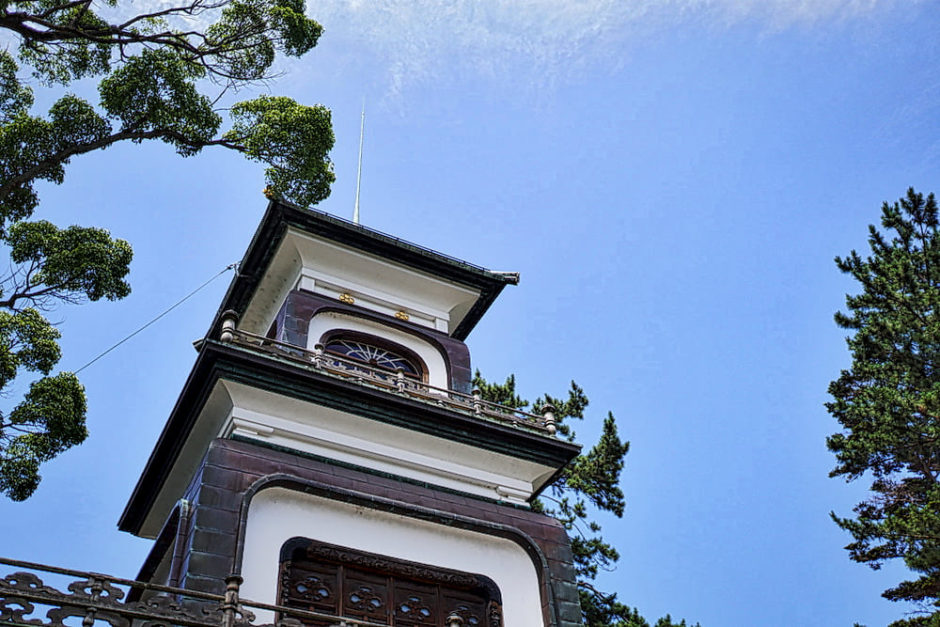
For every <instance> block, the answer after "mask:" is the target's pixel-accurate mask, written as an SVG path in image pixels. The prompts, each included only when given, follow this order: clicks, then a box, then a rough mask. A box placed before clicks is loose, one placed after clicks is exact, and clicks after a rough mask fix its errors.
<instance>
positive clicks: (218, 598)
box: [0, 558, 465, 627]
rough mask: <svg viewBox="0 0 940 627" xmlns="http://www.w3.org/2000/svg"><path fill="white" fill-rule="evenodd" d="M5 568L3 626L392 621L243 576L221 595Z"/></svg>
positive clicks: (458, 620)
mask: <svg viewBox="0 0 940 627" xmlns="http://www.w3.org/2000/svg"><path fill="white" fill-rule="evenodd" d="M0 568H2V571H3V573H4V574H5V576H3V577H0V626H8V625H9V626H11V627H77V625H79V624H81V626H82V627H103V626H104V625H110V626H111V627H176V626H179V627H301V626H302V625H304V624H308V625H309V624H315V625H329V626H332V627H388V624H387V623H376V622H370V621H367V620H360V619H357V618H354V617H338V616H335V615H332V614H321V613H319V612H311V611H307V610H302V609H299V608H293V607H286V606H282V605H271V604H268V603H259V602H257V601H249V600H245V599H241V598H240V597H239V587H240V586H241V583H242V578H241V577H239V576H238V575H232V576H230V577H228V578H226V580H225V585H226V590H225V594H224V595H219V594H209V593H206V592H199V591H196V590H187V589H184V588H173V587H170V586H161V585H157V584H152V583H147V582H143V581H134V580H130V579H121V578H119V577H112V576H109V575H102V574H100V573H91V572H83V571H78V570H71V569H68V568H59V567H56V566H48V565H45V564H36V563H33V562H23V561H19V560H12V559H7V558H0ZM12 569H17V570H13V572H10V571H11V570H12ZM6 573H8V574H6ZM37 573H40V574H42V576H43V577H47V575H52V576H53V577H62V576H64V577H69V578H73V579H74V580H73V581H71V582H70V583H68V584H67V586H66V587H65V589H66V590H68V592H63V591H61V590H59V589H56V588H54V587H52V586H49V585H46V584H45V583H43V580H42V579H41V578H40V576H39V574H37ZM47 578H48V577H47ZM132 598H134V599H139V600H130V599H132ZM258 611H261V612H272V613H273V614H274V616H275V617H276V621H277V622H276V623H265V624H264V626H262V625H257V626H256V625H255V620H256V614H255V613H256V612H258ZM445 624H446V626H447V627H462V626H463V625H464V624H465V621H464V618H463V617H462V616H459V615H458V614H456V613H455V614H453V615H451V616H448V617H447V619H445Z"/></svg>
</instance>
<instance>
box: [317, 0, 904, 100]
mask: <svg viewBox="0 0 940 627" xmlns="http://www.w3.org/2000/svg"><path fill="white" fill-rule="evenodd" d="M910 4H912V2H911V0H907V1H906V2H902V1H901V0H321V1H320V2H313V3H311V5H310V7H311V12H312V13H313V14H314V15H315V17H316V18H317V19H318V20H320V21H321V22H322V23H323V24H324V25H325V27H326V29H327V37H329V38H331V39H334V38H335V39H338V40H340V41H342V47H343V48H347V47H348V49H350V50H356V51H358V52H359V53H362V52H366V53H370V54H371V55H372V56H373V58H376V59H379V60H380V61H381V63H383V64H384V65H385V67H386V71H387V78H388V81H389V87H390V89H391V90H392V91H393V92H394V91H397V90H400V89H402V88H403V87H405V86H406V85H407V84H408V83H409V82H417V83H422V82H427V81H436V80H440V79H442V78H445V77H447V76H448V75H456V74H472V75H476V76H494V77H500V78H507V77H510V76H514V77H516V78H518V73H517V72H514V71H510V70H514V69H518V68H523V69H524V70H525V74H526V75H527V76H528V77H530V79H531V80H536V81H537V82H540V83H543V84H544V83H548V84H551V83H554V82H556V81H558V80H565V79H568V78H571V77H575V76H577V75H578V73H579V71H580V70H581V69H583V68H584V67H585V65H592V64H595V63H597V62H604V63H608V64H609V63H616V61H615V60H614V59H616V58H618V53H622V51H623V49H624V46H628V45H629V44H630V43H631V41H632V40H634V39H635V38H636V37H637V36H639V35H641V34H643V33H650V32H655V30H656V29H658V28H660V27H662V26H668V25H670V24H675V23H677V22H680V21H685V20H695V21H699V22H702V23H703V24H706V25H709V26H717V27H721V26H729V25H734V24H737V23H741V22H744V21H749V22H753V23H755V25H756V26H757V28H758V29H759V30H763V31H775V30H779V29H785V28H789V27H794V26H813V25H816V24H819V23H823V22H831V21H843V20H849V19H855V18H860V17H868V16H872V15H874V14H876V13H877V12H878V11H883V10H889V9H891V8H893V7H895V6H901V5H907V6H909V5H910Z"/></svg>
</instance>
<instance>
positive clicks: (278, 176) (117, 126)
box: [0, 0, 333, 500]
mask: <svg viewBox="0 0 940 627" xmlns="http://www.w3.org/2000/svg"><path fill="white" fill-rule="evenodd" d="M127 5H128V6H131V5H130V3H127ZM143 6H146V3H145V4H144V5H143ZM305 9H306V7H305V4H304V1H303V0H219V1H214V0H213V1H211V2H210V1H208V0H188V1H185V0H184V2H182V3H181V4H179V5H177V6H169V5H167V4H164V5H162V6H161V7H159V8H158V7H155V8H154V9H153V11H152V12H149V13H140V14H131V15H124V13H126V11H124V5H123V4H122V3H120V2H119V1H118V0H105V2H104V3H92V2H91V0H3V1H2V2H0V29H2V30H3V31H4V32H5V33H6V37H7V41H8V42H15V43H16V44H18V45H17V46H8V47H7V48H6V49H4V50H0V244H2V245H4V246H6V248H7V249H8V250H9V252H10V257H11V271H10V272H9V274H8V275H7V276H5V277H0V393H3V392H8V390H7V387H8V386H9V385H11V384H12V382H13V381H14V379H16V378H17V376H20V375H24V374H25V375H27V376H29V377H30V378H31V379H33V380H32V384H31V387H30V389H29V392H28V393H27V394H26V397H25V398H24V399H23V401H22V402H21V403H20V404H19V405H17V406H16V407H15V408H14V409H13V410H12V411H10V412H9V413H7V414H6V415H4V414H2V413H0V492H3V493H5V494H6V495H8V496H9V497H11V498H13V499H17V500H19V499H24V498H27V497H28V496H29V495H30V494H32V492H33V491H34V490H35V489H36V486H37V485H38V483H39V465H40V464H41V463H42V462H44V461H47V460H48V459H50V458H52V457H54V456H55V455H57V454H59V453H61V452H62V451H64V450H65V449H67V448H68V447H70V446H74V445H76V444H78V443H80V442H81V441H82V440H83V439H84V438H85V434H86V432H85V426H84V425H85V400H84V392H83V390H82V386H81V384H80V383H79V382H78V380H77V379H76V378H75V376H74V375H72V374H69V373H59V374H51V373H52V371H53V369H54V367H55V365H56V363H57V362H58V360H59V347H58V342H57V340H58V338H59V334H58V331H57V330H56V329H55V328H54V327H53V326H52V325H51V324H50V323H49V322H48V321H47V320H46V319H45V318H44V317H43V315H42V313H40V312H42V311H46V310H48V309H51V308H54V307H55V306H56V305H57V304H59V303H62V302H69V303H74V302H81V301H85V300H90V301H97V300H100V299H103V298H104V299H108V300H116V299H120V298H123V297H125V296H127V294H129V293H130V286H129V285H128V284H127V282H126V280H125V278H126V276H127V273H128V270H129V264H130V261H131V256H132V253H131V249H130V246H129V245H128V244H127V242H124V241H123V240H119V239H112V238H111V236H110V235H109V234H108V232H107V231H105V230H103V229H98V228H87V227H79V226H71V227H68V228H64V229H60V228H58V227H56V226H55V225H53V224H50V223H49V222H45V221H30V217H31V216H32V214H33V212H34V211H35V210H36V208H37V207H38V205H39V201H40V198H39V192H38V189H39V188H38V187H37V183H39V182H41V181H48V182H52V183H56V184H59V183H62V182H63V181H64V180H65V174H66V167H67V166H68V164H69V162H70V160H71V159H72V158H73V157H76V156H78V155H82V154H85V153H88V152H91V151H93V150H98V149H102V148H107V147H108V146H111V145H113V144H115V143H117V142H126V141H130V142H134V143H140V142H143V141H147V140H156V141H160V142H164V143H167V144H169V145H170V146H172V147H173V149H174V150H175V151H176V152H177V153H178V154H180V155H181V156H184V157H190V156H193V155H196V154H198V153H199V152H200V151H201V150H202V149H203V148H206V147H210V146H219V147H222V148H227V149H230V150H234V151H236V152H240V153H242V154H244V155H245V156H246V157H248V158H249V159H252V160H256V161H260V162H262V163H264V164H265V165H266V166H267V168H266V170H265V174H266V185H267V189H266V192H267V193H268V195H275V196H281V197H284V198H285V199H287V200H290V201H293V202H295V203H297V204H300V205H302V206H308V205H310V204H313V203H316V202H319V201H320V200H323V199H324V198H326V197H327V195H328V194H329V186H330V184H331V183H332V181H333V171H332V167H331V164H330V161H329V157H328V153H329V150H330V148H331V147H332V145H333V132H332V129H331V126H330V113H329V111H328V110H327V109H325V108H324V107H321V106H306V105H301V104H299V103H297V102H295V101H293V100H290V99H289V98H281V97H271V96H262V97H259V98H256V99H254V100H248V101H245V102H240V103H236V104H235V105H233V106H232V107H230V108H229V113H230V115H231V124H230V125H229V127H228V128H225V126H224V121H223V116H222V113H223V112H224V110H222V109H219V108H218V105H217V103H218V102H219V101H220V99H221V98H223V97H224V96H225V94H226V93H227V92H228V91H235V90H237V89H239V88H242V87H245V86H249V85H252V84H254V83H256V82H259V81H266V80H267V79H269V78H271V74H272V72H271V68H272V64H273V63H274V62H275V60H276V58H277V56H278V55H279V54H283V55H288V56H294V57H298V56H301V55H303V54H305V53H307V52H308V51H309V50H310V49H312V48H313V47H314V46H315V45H316V43H317V40H318V39H319V37H320V35H321V33H322V28H321V26H320V25H319V24H318V23H317V22H316V21H314V20H312V19H310V18H308V17H306V15H305ZM103 11H107V13H106V14H105V13H103ZM194 25H195V26H194ZM199 25H202V26H201V27H200V26H199ZM21 70H22V71H27V72H29V73H31V74H32V77H33V79H34V80H33V81H32V83H33V84H34V85H39V86H40V87H42V88H45V89H61V90H63V92H62V93H60V94H54V95H53V98H52V99H53V100H54V102H53V104H52V106H51V107H50V108H49V110H48V112H47V113H46V114H45V115H43V114H41V113H39V112H36V111H33V104H34V95H33V89H32V87H30V86H29V85H28V84H27V83H28V81H27V79H25V78H24V77H23V76H21V75H20V72H21ZM77 79H95V80H97V81H98V102H97V103H92V102H89V101H88V100H85V99H83V98H80V97H78V96H76V95H74V94H70V93H64V89H63V87H62V86H65V85H69V84H70V83H71V82H72V81H75V80H77ZM56 98H57V99H56Z"/></svg>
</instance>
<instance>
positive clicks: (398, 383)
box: [395, 368, 405, 394]
mask: <svg viewBox="0 0 940 627" xmlns="http://www.w3.org/2000/svg"><path fill="white" fill-rule="evenodd" d="M395 387H397V388H398V393H399V394H404V393H405V370H404V369H403V368H397V369H396V370H395Z"/></svg>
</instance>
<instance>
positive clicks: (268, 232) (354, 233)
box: [212, 200, 519, 340]
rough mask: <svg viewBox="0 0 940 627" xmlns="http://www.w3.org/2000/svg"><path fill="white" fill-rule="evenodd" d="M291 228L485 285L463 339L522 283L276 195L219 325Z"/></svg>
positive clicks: (239, 306)
mask: <svg viewBox="0 0 940 627" xmlns="http://www.w3.org/2000/svg"><path fill="white" fill-rule="evenodd" d="M289 227H294V228H296V229H298V230H300V231H303V232H304V233H309V234H311V235H316V236H319V237H323V238H325V239H328V240H330V241H333V242H337V243H340V244H344V245H346V246H349V247H350V248H355V249H357V250H361V251H363V252H367V253H370V254H373V255H377V256H379V257H381V258H383V259H388V260H389V261H394V262H397V263H400V264H402V265H404V266H407V267H409V268H412V269H415V270H419V271H422V272H426V273H428V274H430V275H432V276H436V277H440V278H443V279H446V280H449V281H453V282H455V283H458V284H460V285H464V286H466V287H470V288H473V289H477V290H479V291H480V296H479V298H477V300H476V302H475V303H474V304H473V306H472V307H471V308H470V311H469V312H468V313H467V315H466V316H465V317H464V319H463V320H462V321H461V322H460V324H459V325H458V326H457V328H455V329H454V330H453V331H452V332H451V333H450V335H451V336H452V337H454V338H456V339H458V340H465V339H466V338H467V336H468V335H469V334H470V331H472V330H473V327H475V326H476V324H477V322H479V321H480V318H482V317H483V314H484V313H486V310H487V309H489V307H490V305H491V304H492V303H493V301H494V300H496V297H497V296H499V293H500V292H501V291H502V290H503V287H505V285H506V284H507V283H509V284H516V283H518V282H519V277H518V275H515V274H504V273H497V272H491V271H489V270H486V269H485V268H482V267H480V266H476V265H474V264H471V263H467V262H466V261H461V260H459V259H456V258H454V257H450V256H447V255H444V254H441V253H439V252H435V251H433V250H431V249H429V248H424V247H422V246H419V245H417V244H412V243H410V242H407V241H405V240H402V239H399V238H397V237H393V236H391V235H387V234H385V233H382V232H380V231H376V230H373V229H370V228H367V227H364V226H362V225H361V224H354V223H352V222H349V221H348V220H344V219H342V218H338V217H336V216H331V215H329V214H326V213H324V212H322V211H317V210H315V209H301V208H300V207H298V206H296V205H293V204H290V203H288V202H285V201H282V200H272V201H270V203H268V208H267V211H265V214H264V217H263V218H262V219H261V224H260V225H259V226H258V230H257V231H255V234H254V236H253V237H252V239H251V243H250V244H249V245H248V250H247V251H246V252H245V256H244V257H243V258H242V261H241V264H240V265H239V270H238V274H236V276H235V278H234V279H233V280H232V283H231V285H230V286H229V289H228V292H226V294H225V298H224V299H223V300H222V306H221V307H220V308H219V314H217V315H216V320H215V321H214V324H215V323H217V322H218V317H219V315H220V314H221V313H222V312H223V311H226V310H228V309H231V310H234V311H236V312H237V313H238V314H239V315H241V314H243V313H244V312H245V309H246V308H247V307H248V302H249V301H250V300H251V297H252V295H253V294H254V292H255V289H256V288H257V286H258V282H259V281H260V279H261V277H262V275H263V274H264V271H265V269H266V268H267V267H268V265H269V264H270V262H271V258H272V257H273V256H274V252H275V251H276V250H277V247H278V245H279V244H280V242H281V240H282V239H284V235H285V234H286V233H287V229H288V228H289ZM212 328H215V326H213V327H212Z"/></svg>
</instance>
